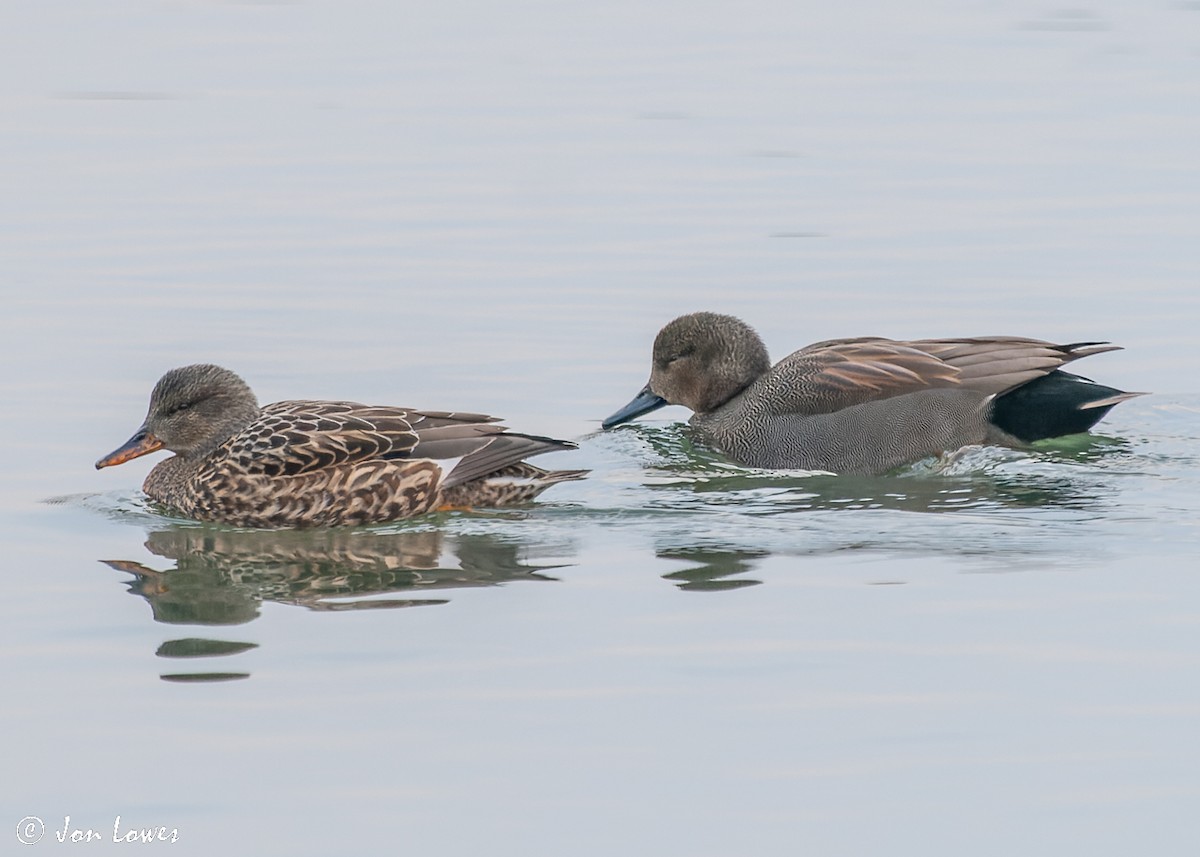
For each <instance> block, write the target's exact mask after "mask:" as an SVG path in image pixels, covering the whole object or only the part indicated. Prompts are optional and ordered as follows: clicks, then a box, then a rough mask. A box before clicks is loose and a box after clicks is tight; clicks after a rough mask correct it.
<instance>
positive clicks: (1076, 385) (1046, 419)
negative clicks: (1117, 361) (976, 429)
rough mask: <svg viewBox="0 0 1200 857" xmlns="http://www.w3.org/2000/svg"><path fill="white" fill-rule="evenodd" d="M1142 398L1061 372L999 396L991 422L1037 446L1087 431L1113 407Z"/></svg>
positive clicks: (1135, 394) (1053, 373) (1079, 376)
mask: <svg viewBox="0 0 1200 857" xmlns="http://www.w3.org/2000/svg"><path fill="white" fill-rule="evenodd" d="M1140 395H1142V394H1141V393H1126V392H1123V391H1121V390H1118V389H1116V388H1114V387H1106V386H1104V385H1103V384H1097V383H1096V382H1095V381H1092V380H1090V379H1088V378H1084V377H1083V376H1081V375H1072V374H1071V373H1070V372H1063V371H1062V370H1061V369H1059V370H1056V371H1054V372H1051V373H1049V374H1048V375H1043V376H1042V377H1040V378H1036V379H1034V380H1033V381H1030V382H1029V383H1028V384H1023V385H1021V386H1020V387H1017V388H1016V389H1015V390H1011V391H1010V392H1007V393H1005V394H1003V395H1001V396H998V397H997V398H996V400H995V401H994V402H993V403H992V414H991V421H992V424H993V425H995V426H996V427H997V428H1000V429H1002V430H1004V431H1006V432H1008V433H1009V434H1011V435H1012V436H1013V437H1016V438H1017V439H1019V440H1022V441H1024V442H1025V443H1033V442H1034V441H1036V440H1046V439H1047V438H1052V437H1062V436H1063V435H1068V434H1079V433H1081V432H1085V431H1087V430H1088V429H1090V428H1091V427H1092V426H1094V425H1095V424H1096V423H1098V422H1100V420H1101V419H1103V417H1104V415H1105V414H1107V413H1108V412H1109V411H1110V410H1112V408H1113V406H1115V405H1117V404H1119V403H1120V402H1123V401H1125V400H1126V399H1131V398H1133V397H1134V396H1140Z"/></svg>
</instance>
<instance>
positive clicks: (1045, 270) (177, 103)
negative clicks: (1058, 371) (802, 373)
mask: <svg viewBox="0 0 1200 857" xmlns="http://www.w3.org/2000/svg"><path fill="white" fill-rule="evenodd" d="M10 18H12V20H9V21H8V22H7V23H6V25H5V36H4V50H3V51H0V70H2V71H3V74H0V108H2V111H0V131H2V138H3V140H4V153H5V154H4V157H3V158H0V178H2V185H0V186H2V187H3V189H4V192H3V193H2V194H0V271H2V278H3V283H4V290H5V291H4V308H3V311H2V312H0V358H2V359H3V366H4V371H3V374H2V376H0V397H2V399H3V402H4V415H5V418H4V420H3V421H2V423H0V441H2V444H3V448H4V449H5V450H6V451H7V456H6V466H5V475H4V479H3V480H2V481H0V536H2V537H3V545H4V548H5V550H4V555H5V560H6V561H5V563H4V567H5V582H4V587H5V593H4V594H5V597H4V598H3V599H0V640H2V645H0V663H2V664H3V675H2V676H0V679H2V681H3V685H4V687H5V693H4V704H3V706H0V740H2V741H3V745H2V747H3V758H4V764H3V770H4V776H3V777H2V778H0V808H2V809H3V813H2V814H0V822H3V824H4V826H5V830H3V831H0V837H8V838H7V839H0V842H4V843H5V844H4V845H3V846H2V847H0V851H2V852H3V853H6V854H7V853H16V852H17V851H19V852H20V853H31V854H32V853H74V852H75V851H79V852H81V853H82V852H84V851H86V852H87V853H91V854H100V853H113V854H117V853H128V852H129V851H131V850H137V849H139V848H140V849H142V850H143V851H149V850H153V851H154V852H155V853H159V852H165V853H170V854H187V855H211V854H231V855H233V854H237V855H240V854H247V855H249V854H254V855H327V854H335V853H337V854H345V853H357V854H375V853H412V854H423V855H477V854H489V855H540V854H569V855H613V854H647V855H650V854H653V855H689V857H691V855H714V857H715V855H730V854H755V855H792V854H799V853H804V854H813V855H847V857H857V855H864V854H905V855H907V854H913V855H922V857H929V855H955V857H957V855H961V854H975V855H997V856H998V857H999V855H1013V854H1021V855H1061V854H1089V855H1114V857H1115V856H1116V855H1121V857H1127V855H1130V854H1155V855H1193V854H1195V853H1196V849H1197V847H1200V834H1198V833H1197V831H1196V823H1195V807H1196V805H1197V801H1198V800H1200V773H1198V772H1200V750H1198V749H1197V744H1196V742H1195V732H1196V722H1197V719H1198V718H1200V578H1198V577H1197V573H1196V565H1197V563H1196V556H1197V554H1198V553H1200V453H1198V450H1200V385H1198V384H1197V382H1196V378H1197V369H1198V360H1197V347H1196V331H1197V329H1198V328H1200V288H1198V286H1200V240H1197V235H1196V224H1197V222H1198V216H1200V172H1198V171H1197V169H1196V152H1197V151H1200V113H1198V112H1197V109H1196V108H1197V105H1198V104H1200V7H1198V6H1197V4H1195V3H1188V2H1179V3H1173V2H1162V3H1148V4H1135V3H1104V4H1090V5H1086V6H1074V7H1070V8H1057V7H1055V6H1054V5H1053V4H1050V5H1045V4H1035V3H1025V2H1016V0H997V2H977V3H958V4H951V3H947V4H937V3H926V4H917V5H915V6H914V4H891V3H884V2H881V0H875V2H868V3H866V4H853V5H852V6H851V7H847V8H845V9H840V8H839V7H837V4H828V3H811V2H802V3H795V2H790V3H783V2H770V0H766V2H751V3H750V4H749V5H747V4H737V8H736V11H735V9H734V6H733V5H732V4H719V3H705V2H701V3H694V2H693V3H658V4H644V3H608V4H600V5H596V4H583V3H539V2H518V3H516V4H513V3H509V4H505V5H504V6H502V7H501V6H499V5H496V4H486V3H479V2H477V0H475V2H472V0H465V2H456V0H451V2H441V3H437V4H433V3H429V4H415V5H414V4H392V3H382V2H381V3H349V4H333V3H255V2H247V3H217V2H214V3H195V4H161V3H150V2H127V3H122V4H117V5H116V6H114V5H111V4H94V3H82V2H63V3H53V4H26V6H25V8H23V9H22V12H21V15H20V20H16V19H15V17H14V16H10ZM696 309H711V310H717V311H723V312H731V313H734V314H737V315H740V316H742V317H744V318H745V319H747V320H748V321H750V322H751V323H752V324H755V325H756V326H757V327H758V329H759V330H760V332H761V333H762V334H763V337H764V339H765V340H766V341H767V343H768V345H769V346H770V347H771V348H772V350H773V353H774V355H775V356H776V357H781V356H783V355H784V354H786V353H787V352H788V351H790V350H791V349H794V348H796V347H799V346H801V345H803V344H805V343H807V342H810V341H813V340H817V339H825V338H831V337H836V336H849V335H862V334H882V335H890V336H897V337H922V336H947V335H978V334H992V333H1005V334H1021V335H1029V336H1038V337H1045V338H1050V339H1056V340H1060V341H1073V340H1082V339H1106V340H1112V341H1114V342H1117V343H1120V344H1122V345H1124V346H1126V348H1127V350H1126V351H1123V352H1118V353H1113V354H1107V355H1103V356H1099V357H1096V358H1092V359H1089V360H1088V361H1087V362H1086V369H1083V371H1085V374H1089V375H1092V376H1094V377H1096V378H1098V379H1099V380H1101V381H1103V382H1105V383H1109V384H1113V385H1115V386H1118V387H1122V388H1124V389H1131V390H1146V391H1152V392H1153V393H1155V395H1153V396H1148V397H1144V398H1141V399H1137V400H1135V401H1133V402H1130V403H1128V404H1125V405H1122V406H1121V407H1119V408H1118V409H1116V410H1115V411H1114V412H1113V414H1112V415H1111V417H1110V418H1109V419H1108V420H1106V421H1105V422H1104V423H1103V424H1102V425H1101V431H1100V432H1099V433H1098V436H1097V437H1095V438H1093V439H1091V440H1083V439H1078V438H1076V439H1071V440H1068V441H1063V442H1059V443H1055V444H1051V445H1049V446H1047V447H1045V448H1041V449H1038V450H1036V451H1034V452H1032V453H1029V454H1025V453H1020V454H1018V453H1011V452H1004V451H998V450H968V451H965V452H964V453H962V454H960V455H959V456H956V457H955V458H954V459H952V460H948V461H942V462H936V463H925V464H922V465H920V466H916V467H914V468H911V469H909V470H906V471H904V472H903V473H900V474H895V475H892V476H888V477H881V478H877V479H848V478H838V477H827V476H818V477H804V476H801V475H797V474H765V473H757V472H747V471H743V470H740V469H737V468H732V467H729V466H728V465H726V464H725V463H724V462H722V461H720V460H719V459H717V458H715V457H713V456H712V455H710V454H707V453H706V452H705V451H704V450H702V449H697V448H696V447H694V446H693V445H692V443H691V441H690V439H689V437H688V436H687V434H686V432H685V431H683V430H682V429H681V427H680V425H679V420H680V419H682V418H683V417H684V416H685V414H684V412H682V411H681V410H678V409H670V410H666V411H663V412H661V416H662V419H660V420H652V421H647V422H644V423H639V424H637V425H635V426H632V427H628V428H624V429H622V430H620V431H616V432H610V433H604V434H599V433H597V429H598V420H599V419H600V418H601V417H604V416H606V415H607V414H608V413H610V412H611V411H612V410H614V409H615V408H616V407H617V406H619V405H621V404H624V403H625V402H626V401H627V400H628V399H629V397H630V396H631V395H632V394H633V393H634V392H636V390H637V389H638V388H640V386H641V385H642V384H643V383H644V381H645V377H646V375H647V372H648V355H649V348H650V343H651V341H652V339H653V336H654V333H655V332H656V331H657V330H658V328H659V327H660V326H661V325H662V324H663V323H664V322H666V321H667V320H669V319H670V318H672V317H673V316H675V315H678V314H680V313H682V312H686V311H691V310H696ZM196 361H211V362H217V363H221V364H224V365H227V366H229V367H230V368H233V369H235V370H236V371H238V372H239V373H241V374H242V375H243V376H244V377H246V378H247V380H248V381H249V382H250V383H251V384H252V385H253V386H254V388H255V390H256V392H257V393H258V394H259V397H260V399H261V400H262V401H264V402H266V401H274V400H277V399H283V398H296V397H329V398H335V397H336V398H350V399H359V400H365V401H372V402H383V403H392V404H401V405H411V406H417V407H426V408H449V409H453V408H458V409H470V410H482V411H485V412H492V413H497V414H500V415H502V416H504V417H505V418H506V420H507V422H508V424H510V425H512V426H514V427H516V428H520V429H526V430H531V431H536V432H540V433H545V434H553V435H558V436H562V437H569V438H574V439H576V440H578V441H579V442H580V444H581V449H580V451H579V452H577V453H572V454H569V455H568V454H564V455H556V456H554V457H552V458H547V459H544V460H545V461H546V463H548V464H553V465H555V466H562V467H590V468H592V469H593V470H594V474H593V477H592V478H591V479H590V480H588V481H586V482H580V483H571V484H566V485H562V486H559V487H557V488H555V489H554V490H552V491H551V492H548V493H547V494H545V495H544V497H543V499H542V501H541V502H539V503H538V504H536V505H533V506H530V507H528V508H524V509H518V510H510V511H505V512H503V513H490V514H489V513H485V512H480V513H476V514H455V515H448V516H443V517H436V518H428V519H422V520H417V521H411V522H406V523H403V524H397V525H393V526H387V527H378V528H370V529H364V530H355V531H333V532H311V533H258V532H238V531H230V530H224V529H221V528H213V527H200V526H196V525H193V524H189V523H187V522H184V521H177V520H172V519H170V518H166V517H163V516H162V515H160V514H157V513H156V512H155V511H154V510H153V509H151V508H150V507H148V506H147V505H146V503H145V501H144V499H143V498H142V497H141V495H140V493H139V491H138V486H139V485H140V484H141V480H142V478H143V477H144V475H145V473H146V472H147V470H148V469H149V467H150V466H151V462H150V461H138V462H134V463H132V464H128V465H125V466H123V467H120V468H112V469H109V470H105V471H103V472H100V473H97V472H96V471H94V470H93V468H92V463H93V462H94V461H95V460H96V459H97V458H98V457H99V456H100V455H102V454H104V453H106V452H108V451H109V450H110V449H112V448H113V447H114V446H116V445H117V444H118V443H120V442H121V441H123V440H124V439H125V438H126V437H128V436H129V434H130V433H131V432H132V430H133V429H134V428H136V427H137V425H138V424H139V423H140V421H141V419H142V417H143V415H144V410H145V403H146V398H147V395H148V393H149V389H150V387H151V385H152V384H153V382H154V381H155V380H156V379H157V378H158V376H159V375H160V374H162V372H163V371H164V370H165V369H167V368H170V367H172V366H177V365H182V364H185V363H189V362H196ZM68 816H69V822H68V821H67V817H68ZM118 817H119V820H118ZM23 819H25V821H24V822H22V820H23ZM29 819H34V820H29ZM37 819H40V821H41V823H42V824H43V825H44V829H45V832H44V834H43V835H42V839H41V841H40V842H38V843H37V844H36V845H33V846H31V847H29V848H28V849H23V848H21V847H20V846H19V845H17V844H15V843H14V842H13V838H12V837H13V835H14V829H15V830H16V832H17V834H18V836H20V835H28V836H32V834H33V833H36V831H37ZM114 825H116V832H117V834H118V835H119V836H124V835H125V834H128V833H130V832H131V831H138V830H141V829H148V830H152V831H158V832H162V833H164V834H165V836H166V838H167V839H170V838H171V837H172V835H173V836H174V838H175V839H176V841H175V842H173V843H172V842H169V841H159V842H155V843H153V844H146V845H141V844H139V845H133V844H130V843H125V842H121V843H114V842H113V841H112V840H113V833H114ZM159 829H162V830H159ZM88 831H94V832H95V833H96V837H94V838H96V839H97V840H98V841H93V842H91V843H90V844H83V843H78V844H72V843H71V841H70V839H71V834H72V833H75V834H77V836H78V837H81V838H87V834H88ZM60 836H61V837H62V838H64V839H65V840H67V841H65V842H60V841H59V837H60Z"/></svg>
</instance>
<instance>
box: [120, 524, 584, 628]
mask: <svg viewBox="0 0 1200 857" xmlns="http://www.w3.org/2000/svg"><path fill="white" fill-rule="evenodd" d="M146 547H147V549H148V550H149V551H150V552H151V553H153V554H155V555H156V556H160V557H164V558H166V559H170V560H173V561H174V562H175V567H174V568H173V569H170V570H167V571H157V570H155V569H152V568H149V567H148V566H146V565H144V564H143V563H141V562H138V561H131V560H106V561H104V562H105V564H106V565H108V566H110V567H112V568H115V569H117V570H118V571H123V572H127V573H129V574H132V575H133V576H134V578H135V579H134V580H133V582H132V583H130V585H129V591H130V592H132V593H133V594H135V595H140V596H142V597H143V598H145V599H146V600H147V601H148V602H149V603H150V607H151V609H152V610H153V611H154V618H155V620H156V621H158V622H165V623H168V624H198V625H237V624H242V623H244V622H249V621H251V620H252V619H254V618H256V617H257V615H258V611H259V605H260V604H261V603H262V602H263V601H275V602H279V603H281V604H296V605H299V606H303V607H307V608H309V609H310V610H362V609H379V608H395V607H414V606H426V605H432V604H445V603H446V602H447V600H448V599H446V598H425V597H418V598H386V597H379V596H387V595H389V594H393V593H405V594H412V595H416V594H418V593H420V594H423V593H425V592H430V591H434V590H437V591H445V590H449V589H458V588H462V587H475V586H494V585H497V584H500V583H507V582H510V581H517V580H542V581H545V580H554V578H553V577H549V576H547V575H545V574H543V573H542V572H545V571H547V570H549V569H553V568H559V567H561V565H553V564H551V565H532V564H530V563H529V562H527V561H526V560H525V557H526V556H527V555H528V553H529V551H530V547H529V545H527V544H524V543H521V542H515V541H511V540H507V539H501V538H497V537H495V536H490V535H471V536H447V535H446V534H444V533H442V532H441V531H439V530H428V531H414V532H400V533H396V532H393V533H379V532H371V531H364V530H308V531H259V532H253V531H249V532H247V531H231V530H224V529H220V528H215V527H213V528H209V527H172V528H169V529H162V530H155V531H152V532H151V533H150V534H149V537H148V539H147V541H146ZM563 549H564V547H563V546H561V545H556V546H554V547H553V548H551V547H547V548H546V549H545V552H546V553H550V552H551V551H560V552H559V553H557V554H556V555H561V551H562V550H563Z"/></svg>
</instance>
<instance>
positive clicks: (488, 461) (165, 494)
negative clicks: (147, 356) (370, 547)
mask: <svg viewBox="0 0 1200 857" xmlns="http://www.w3.org/2000/svg"><path fill="white" fill-rule="evenodd" d="M495 422H496V417H489V416H485V415H483V414H465V413H448V412H443V411H414V410H409V409H407V408H394V407H380V406H375V405H360V404H358V403H357V402H323V401H311V402H310V401H288V402H276V403H275V404H273V405H267V406H266V407H262V408H260V407H259V405H258V401H257V400H256V399H255V397H254V393H253V392H251V390H250V388H249V387H248V386H247V385H246V382H245V381H243V380H242V379H241V378H239V377H238V376H237V375H235V374H234V373H233V372H230V371H229V370H228V369H222V368H221V367H220V366H212V365H209V364H199V365H195V366H184V367H182V368H180V369H172V370H171V371H170V372H168V373H167V374H165V375H163V376H162V378H161V379H159V382H158V383H157V384H156V385H155V386H154V391H153V392H152V393H151V394H150V410H149V413H148V414H147V415H146V421H145V422H144V423H142V427H141V428H139V429H138V430H137V432H136V433H135V434H134V435H133V437H131V438H130V439H129V440H128V441H127V442H126V443H125V444H124V445H123V446H121V447H120V448H119V449H116V450H114V451H113V452H111V453H109V454H108V455H106V456H105V457H104V458H102V459H100V460H99V461H97V462H96V468H97V469H99V468H101V467H109V466H110V465H113V464H122V463H124V462H126V461H129V460H130V459H133V458H137V457H138V456H141V455H146V454H147V453H150V452H154V451H155V450H158V449H167V450H170V451H171V452H174V453H175V455H174V456H173V457H171V458H168V459H166V460H165V461H161V462H159V463H158V464H157V465H156V466H155V467H154V469H153V470H151V471H150V475H149V476H147V477H146V482H145V484H144V485H143V486H142V490H143V491H145V492H146V494H147V495H148V496H149V497H151V498H152V499H154V500H157V501H158V502H160V503H162V504H164V505H166V506H169V507H171V508H172V509H175V510H176V511H178V512H180V513H182V514H183V515H185V516H187V517H190V518H195V519H197V520H201V521H215V522H219V523H225V524H232V525H234V526H239V527H265V528H281V527H312V526H355V525H359V524H373V523H381V522H384V521H394V520H398V519H400V518H409V517H412V516H414V515H420V514H423V513H425V512H429V511H435V510H438V509H443V508H458V507H468V506H501V505H507V504H511V503H523V502H526V501H528V500H531V499H532V498H534V497H536V496H537V495H538V494H540V493H541V492H542V491H544V490H545V489H546V488H548V487H550V486H551V485H553V484H554V483H556V482H563V481H566V480H570V479H580V478H582V477H583V476H584V475H585V474H586V473H587V471H586V470H554V471H547V470H542V469H541V468H539V467H534V466H533V465H532V464H527V463H525V459H526V458H529V457H530V456H532V455H538V454H540V453H543V452H554V451H556V450H563V449H575V448H576V446H575V444H573V443H570V442H569V441H565V440H554V439H552V438H548V437H536V436H534V435H527V434H518V433H516V432H510V431H507V430H506V429H505V427H504V426H498V425H495V424H494V423H495Z"/></svg>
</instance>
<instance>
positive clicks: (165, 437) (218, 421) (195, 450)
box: [96, 363, 259, 470]
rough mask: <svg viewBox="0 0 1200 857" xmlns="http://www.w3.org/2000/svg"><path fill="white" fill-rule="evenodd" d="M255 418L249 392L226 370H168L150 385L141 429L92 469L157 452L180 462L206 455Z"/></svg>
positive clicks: (253, 400) (195, 367) (200, 366)
mask: <svg viewBox="0 0 1200 857" xmlns="http://www.w3.org/2000/svg"><path fill="white" fill-rule="evenodd" d="M258 413H259V408H258V400H257V399H256V398H255V397H254V393H253V392H252V391H251V390H250V388H249V387H248V386H246V382H245V381H243V380H242V379H241V378H239V377H238V376H237V375H235V374H234V373H233V372H230V371H229V370H228V369H222V368H221V367H220V366H213V365H212V364H209V363H198V364H196V365H193V366H183V367H181V368H179V369H172V370H171V371H170V372H168V373H167V374H165V375H163V376H162V378H160V379H159V381H158V383H157V384H155V385H154V390H153V392H151V394H150V408H149V411H148V412H147V414H146V421H145V422H143V423H142V426H141V428H139V429H138V430H137V431H136V432H134V435H133V437H131V438H130V439H129V440H127V441H126V442H125V443H124V444H122V445H121V446H120V447H118V448H117V449H115V450H113V451H112V452H110V453H109V454H108V455H106V456H104V457H103V458H101V459H100V460H99V461H97V462H96V469H97V470H99V469H100V468H102V467H111V466H112V465H114V464H124V463H125V462H126V461H129V460H131V459H134V458H137V457H139V456H142V455H146V454H147V453H151V452H154V451H155V450H159V449H168V450H170V451H171V452H174V453H176V454H177V455H180V456H183V457H185V458H191V457H198V456H201V455H205V454H206V453H208V452H211V451H212V450H214V449H216V448H217V447H218V446H220V445H221V444H222V443H224V442H225V441H226V440H227V439H228V438H229V437H231V436H232V435H234V434H235V433H237V432H238V431H240V430H241V429H243V428H245V427H246V426H247V425H249V424H250V422H251V421H252V420H254V418H255V417H257V416H258Z"/></svg>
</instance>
